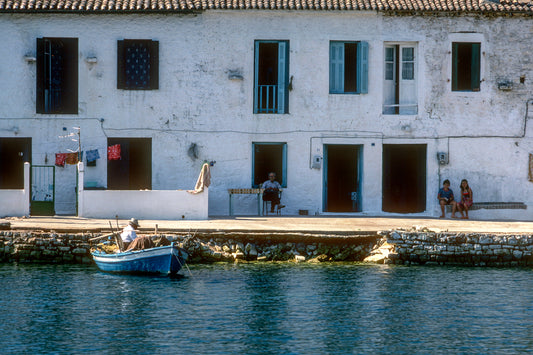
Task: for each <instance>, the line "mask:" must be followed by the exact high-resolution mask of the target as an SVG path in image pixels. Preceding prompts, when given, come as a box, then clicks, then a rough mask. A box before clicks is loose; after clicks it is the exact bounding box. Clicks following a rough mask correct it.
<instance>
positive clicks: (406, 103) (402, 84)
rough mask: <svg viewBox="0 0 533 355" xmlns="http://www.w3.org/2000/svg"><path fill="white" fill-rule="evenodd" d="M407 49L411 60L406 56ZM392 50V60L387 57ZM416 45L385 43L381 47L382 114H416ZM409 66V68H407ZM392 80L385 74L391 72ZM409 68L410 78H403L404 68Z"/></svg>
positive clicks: (410, 43)
mask: <svg viewBox="0 0 533 355" xmlns="http://www.w3.org/2000/svg"><path fill="white" fill-rule="evenodd" d="M408 49H412V50H413V53H412V54H413V56H412V58H409V57H407V56H406V54H407V51H406V50H408ZM390 50H393V53H392V54H393V55H392V58H389V57H388V56H387V54H388V52H389V53H390ZM418 62H419V61H418V43H417V42H385V43H384V46H383V111H382V112H383V114H384V115H416V114H418V101H419V100H418V96H419V95H418ZM408 65H409V66H408ZM388 67H392V78H390V77H389V76H388V75H387V74H389V73H390V72H391V71H390V70H388V69H387V68H388ZM408 67H411V70H412V78H409V77H405V76H404V73H407V71H406V68H408Z"/></svg>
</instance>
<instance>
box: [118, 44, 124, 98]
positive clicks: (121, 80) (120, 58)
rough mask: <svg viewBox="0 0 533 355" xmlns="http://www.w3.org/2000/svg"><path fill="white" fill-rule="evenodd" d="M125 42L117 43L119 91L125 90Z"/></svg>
mask: <svg viewBox="0 0 533 355" xmlns="http://www.w3.org/2000/svg"><path fill="white" fill-rule="evenodd" d="M125 86H126V84H125V79H124V40H120V41H117V89H124V88H125Z"/></svg>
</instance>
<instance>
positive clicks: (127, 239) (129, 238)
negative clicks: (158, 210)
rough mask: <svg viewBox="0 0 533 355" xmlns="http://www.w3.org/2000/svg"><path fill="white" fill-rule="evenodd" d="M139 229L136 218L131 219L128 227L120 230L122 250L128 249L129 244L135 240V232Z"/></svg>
mask: <svg viewBox="0 0 533 355" xmlns="http://www.w3.org/2000/svg"><path fill="white" fill-rule="evenodd" d="M139 227H140V226H139V221H138V220H137V219H136V218H132V219H130V220H129V222H128V225H127V226H126V227H124V229H123V230H122V233H121V234H120V237H121V238H122V243H123V244H124V250H126V249H128V246H129V245H130V243H131V242H133V241H134V240H135V238H137V233H136V232H135V230H136V229H137V228H139Z"/></svg>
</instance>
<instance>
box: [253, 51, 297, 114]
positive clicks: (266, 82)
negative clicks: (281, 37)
mask: <svg viewBox="0 0 533 355" xmlns="http://www.w3.org/2000/svg"><path fill="white" fill-rule="evenodd" d="M288 77H289V41H255V79H254V80H255V88H254V91H255V92H254V113H288V112H289V90H288V82H289V79H288Z"/></svg>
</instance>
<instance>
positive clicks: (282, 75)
mask: <svg viewBox="0 0 533 355" xmlns="http://www.w3.org/2000/svg"><path fill="white" fill-rule="evenodd" d="M278 46H279V47H278V112H277V113H287V106H288V105H287V104H288V102H287V84H288V83H287V81H288V72H289V70H288V69H289V58H288V49H289V44H288V43H287V42H285V41H283V42H279V44H278Z"/></svg>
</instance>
